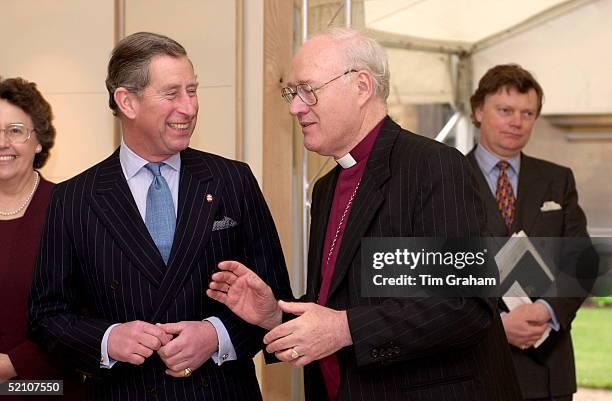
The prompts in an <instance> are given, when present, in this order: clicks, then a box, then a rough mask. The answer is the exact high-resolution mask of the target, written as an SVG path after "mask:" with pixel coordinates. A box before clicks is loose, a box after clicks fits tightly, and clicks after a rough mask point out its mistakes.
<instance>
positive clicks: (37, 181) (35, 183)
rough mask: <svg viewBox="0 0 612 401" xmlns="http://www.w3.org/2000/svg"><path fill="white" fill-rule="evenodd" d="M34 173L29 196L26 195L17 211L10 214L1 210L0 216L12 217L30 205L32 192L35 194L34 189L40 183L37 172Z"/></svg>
mask: <svg viewBox="0 0 612 401" xmlns="http://www.w3.org/2000/svg"><path fill="white" fill-rule="evenodd" d="M34 173H35V174H36V180H35V181H34V186H33V187H32V190H31V191H30V194H29V195H28V197H27V198H26V200H25V201H23V203H22V204H21V206H19V207H18V208H17V210H13V211H12V212H3V211H2V210H0V216H14V215H16V214H19V213H20V212H21V211H22V210H23V209H25V207H26V206H28V203H30V201H31V200H32V196H34V192H36V188H38V183H39V182H40V175H39V174H38V171H34Z"/></svg>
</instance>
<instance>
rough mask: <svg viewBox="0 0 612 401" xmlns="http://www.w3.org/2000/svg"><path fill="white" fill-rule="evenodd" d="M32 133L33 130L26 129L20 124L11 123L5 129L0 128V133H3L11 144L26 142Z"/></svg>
mask: <svg viewBox="0 0 612 401" xmlns="http://www.w3.org/2000/svg"><path fill="white" fill-rule="evenodd" d="M34 131H35V130H34V129H33V128H28V127H26V126H25V125H24V124H21V123H12V124H8V125H7V126H6V127H5V128H0V132H4V133H5V134H6V137H7V139H8V141H9V142H11V143H24V142H27V140H28V139H30V136H31V135H32V132H34Z"/></svg>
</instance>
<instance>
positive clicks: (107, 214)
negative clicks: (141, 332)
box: [89, 149, 166, 287]
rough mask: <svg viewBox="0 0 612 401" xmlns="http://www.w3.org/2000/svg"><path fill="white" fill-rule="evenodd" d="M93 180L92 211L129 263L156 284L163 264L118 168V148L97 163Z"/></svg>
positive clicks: (161, 275)
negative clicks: (98, 164) (97, 166)
mask: <svg viewBox="0 0 612 401" xmlns="http://www.w3.org/2000/svg"><path fill="white" fill-rule="evenodd" d="M94 180H95V182H94V185H93V191H92V192H91V193H90V194H89V200H90V204H91V206H92V208H93V209H94V211H95V213H96V214H97V216H98V217H99V219H100V221H101V222H102V224H104V226H105V227H106V229H107V230H108V231H109V233H110V234H111V235H112V236H113V238H114V240H115V241H116V243H117V244H118V245H119V247H120V248H121V250H122V251H123V253H124V254H125V255H126V256H127V257H128V258H129V259H130V261H131V262H132V264H133V265H134V266H135V267H136V268H137V269H138V270H139V271H140V272H141V273H142V274H143V275H144V276H145V277H146V278H147V279H148V280H149V281H150V282H151V283H152V284H153V286H155V287H159V285H160V283H161V281H162V278H163V276H164V274H165V270H166V266H165V265H164V261H163V259H162V258H161V255H160V254H159V251H158V250H157V247H156V246H155V243H154V242H153V239H152V238H151V235H150V234H149V231H148V230H147V227H146V226H145V224H144V221H143V220H142V217H141V216H140V213H139V212H138V207H137V206H136V202H135V201H134V197H133V196H132V193H131V191H130V188H129V187H128V185H127V181H126V180H125V176H124V175H123V171H122V170H121V164H120V162H119V150H118V149H117V150H116V151H115V153H113V155H112V156H111V157H109V158H108V159H106V160H104V161H103V162H102V163H100V166H99V168H98V171H97V172H96V175H95V178H94Z"/></svg>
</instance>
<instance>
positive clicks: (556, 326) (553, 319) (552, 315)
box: [536, 299, 561, 331]
mask: <svg viewBox="0 0 612 401" xmlns="http://www.w3.org/2000/svg"><path fill="white" fill-rule="evenodd" d="M536 302H538V303H541V304H542V305H544V306H545V307H546V309H548V312H549V313H550V320H549V321H548V325H549V326H550V328H551V329H553V330H554V331H559V329H560V328H561V326H560V325H559V321H558V320H557V315H555V311H554V310H553V308H552V306H550V304H549V303H548V302H546V301H545V300H543V299H538V300H536Z"/></svg>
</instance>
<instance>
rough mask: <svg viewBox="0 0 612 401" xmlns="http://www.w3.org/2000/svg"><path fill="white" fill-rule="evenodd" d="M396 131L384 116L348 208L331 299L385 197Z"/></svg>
mask: <svg viewBox="0 0 612 401" xmlns="http://www.w3.org/2000/svg"><path fill="white" fill-rule="evenodd" d="M399 132H400V127H399V126H398V125H397V124H395V123H394V122H393V121H392V120H391V119H390V118H388V117H387V119H386V121H385V123H384V125H383V126H382V128H381V130H380V133H379V134H378V138H377V139H376V142H375V143H374V147H373V148H372V152H371V153H370V157H369V159H368V162H367V164H366V168H365V171H364V173H363V177H362V178H361V184H360V185H359V190H358V191H357V195H356V196H355V200H354V204H353V206H352V207H351V212H350V214H349V218H348V221H347V223H346V229H345V230H344V235H343V237H342V243H341V244H340V250H339V253H338V259H337V260H336V266H335V268H334V274H333V276H332V282H331V285H330V288H329V294H328V297H327V299H331V297H332V296H333V294H334V292H335V291H336V290H337V288H338V287H339V286H340V283H341V282H342V281H343V279H344V276H345V275H346V272H347V271H348V269H349V267H350V266H351V264H352V262H353V259H354V257H355V254H356V253H357V250H358V249H359V248H360V247H361V239H362V238H363V237H364V236H365V235H366V232H367V229H368V227H369V226H370V224H371V222H372V220H374V218H375V217H376V213H377V211H378V209H379V208H380V206H381V205H382V204H383V202H384V200H385V197H384V195H383V193H382V191H381V186H382V185H383V184H384V183H385V182H386V181H387V180H388V179H389V177H390V176H391V168H390V166H389V163H390V160H391V150H392V149H393V144H394V143H395V140H396V139H397V136H398V135H399ZM323 237H325V233H323Z"/></svg>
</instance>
